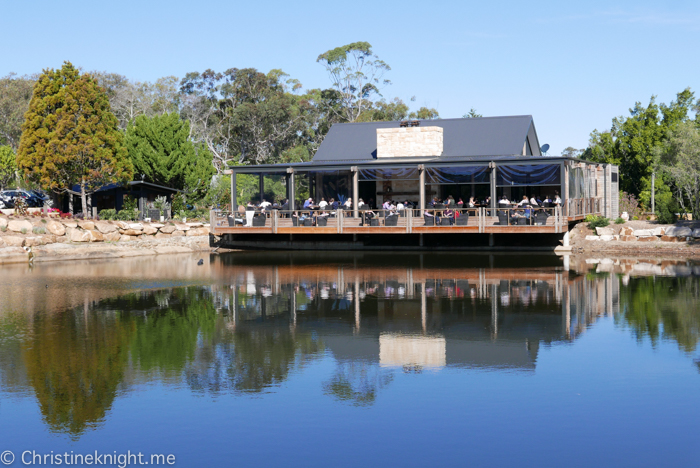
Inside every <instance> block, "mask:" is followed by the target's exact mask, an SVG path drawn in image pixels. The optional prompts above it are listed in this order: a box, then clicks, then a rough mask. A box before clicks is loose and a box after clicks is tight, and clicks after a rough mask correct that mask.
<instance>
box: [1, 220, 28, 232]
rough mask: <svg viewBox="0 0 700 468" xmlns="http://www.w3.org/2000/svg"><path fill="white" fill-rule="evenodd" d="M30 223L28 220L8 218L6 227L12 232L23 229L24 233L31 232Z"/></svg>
mask: <svg viewBox="0 0 700 468" xmlns="http://www.w3.org/2000/svg"><path fill="white" fill-rule="evenodd" d="M33 227H34V226H32V223H30V222H29V221H25V220H20V219H13V220H10V222H9V223H7V229H9V230H10V231H13V232H22V230H24V232H25V233H27V232H32V228H33Z"/></svg>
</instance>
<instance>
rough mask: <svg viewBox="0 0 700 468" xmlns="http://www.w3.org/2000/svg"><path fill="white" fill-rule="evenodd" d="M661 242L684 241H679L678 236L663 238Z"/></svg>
mask: <svg viewBox="0 0 700 468" xmlns="http://www.w3.org/2000/svg"><path fill="white" fill-rule="evenodd" d="M661 240H662V241H664V242H681V241H682V239H679V238H678V237H676V236H661Z"/></svg>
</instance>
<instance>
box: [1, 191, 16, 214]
mask: <svg viewBox="0 0 700 468" xmlns="http://www.w3.org/2000/svg"><path fill="white" fill-rule="evenodd" d="M14 207H15V203H14V201H13V200H12V198H10V197H9V196H6V195H4V194H3V192H0V210H4V209H5V208H14Z"/></svg>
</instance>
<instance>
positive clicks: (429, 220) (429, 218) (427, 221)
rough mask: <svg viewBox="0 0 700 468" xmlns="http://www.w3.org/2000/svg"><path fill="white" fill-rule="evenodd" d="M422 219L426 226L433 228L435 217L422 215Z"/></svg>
mask: <svg viewBox="0 0 700 468" xmlns="http://www.w3.org/2000/svg"><path fill="white" fill-rule="evenodd" d="M423 219H425V225H426V226H435V217H434V216H425V215H423Z"/></svg>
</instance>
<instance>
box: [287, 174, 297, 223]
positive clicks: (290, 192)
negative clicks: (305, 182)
mask: <svg viewBox="0 0 700 468" xmlns="http://www.w3.org/2000/svg"><path fill="white" fill-rule="evenodd" d="M294 183H295V182H294V169H292V168H291V167H288V168H287V200H288V201H289V209H290V210H291V211H294V210H295V209H296V208H294V197H295V193H294ZM290 217H291V216H290Z"/></svg>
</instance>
